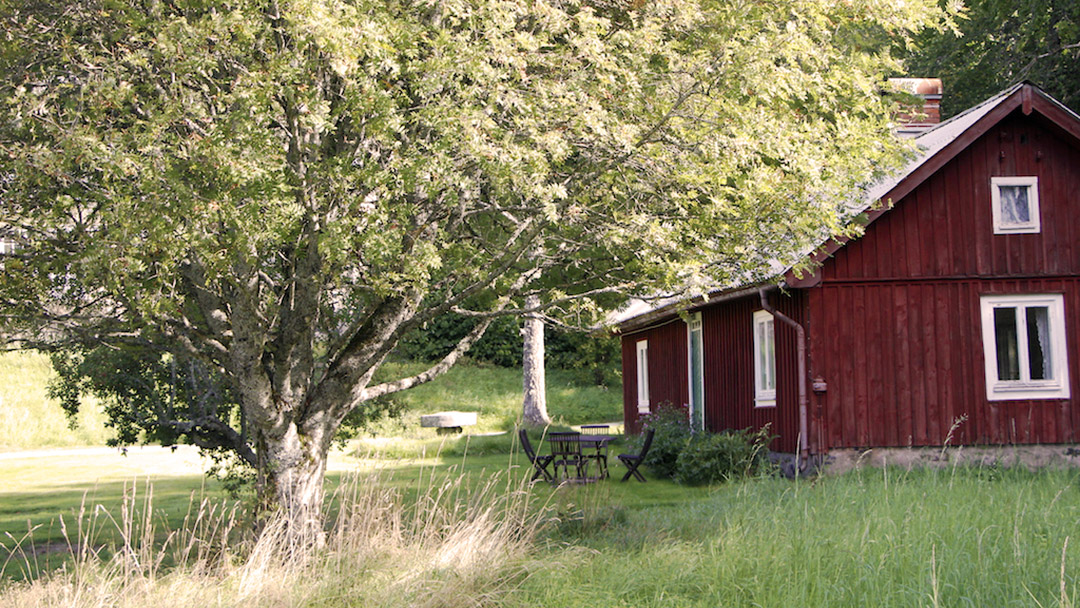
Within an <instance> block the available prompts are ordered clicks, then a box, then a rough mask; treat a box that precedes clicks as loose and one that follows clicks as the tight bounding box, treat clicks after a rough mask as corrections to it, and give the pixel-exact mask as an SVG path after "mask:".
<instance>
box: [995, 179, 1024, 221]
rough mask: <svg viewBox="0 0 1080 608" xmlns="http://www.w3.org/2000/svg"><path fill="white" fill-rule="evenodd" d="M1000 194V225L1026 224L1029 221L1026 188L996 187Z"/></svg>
mask: <svg viewBox="0 0 1080 608" xmlns="http://www.w3.org/2000/svg"><path fill="white" fill-rule="evenodd" d="M998 188H999V189H1000V192H1001V223H1002V224H1004V225H1006V226H1008V225H1011V224H1027V223H1028V222H1030V221H1031V211H1030V207H1029V205H1028V186H998Z"/></svg>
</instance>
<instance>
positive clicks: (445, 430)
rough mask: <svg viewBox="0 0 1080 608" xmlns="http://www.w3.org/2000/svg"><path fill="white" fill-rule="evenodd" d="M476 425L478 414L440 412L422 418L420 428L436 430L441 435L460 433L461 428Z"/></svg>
mask: <svg viewBox="0 0 1080 608" xmlns="http://www.w3.org/2000/svg"><path fill="white" fill-rule="evenodd" d="M474 424H476V412H438V413H435V414H427V415H425V416H420V426H421V427H428V428H434V429H435V430H436V432H438V433H439V434H440V435H447V434H450V433H460V432H461V431H462V428H461V427H464V426H473V425H474Z"/></svg>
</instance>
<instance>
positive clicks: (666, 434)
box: [631, 403, 693, 478]
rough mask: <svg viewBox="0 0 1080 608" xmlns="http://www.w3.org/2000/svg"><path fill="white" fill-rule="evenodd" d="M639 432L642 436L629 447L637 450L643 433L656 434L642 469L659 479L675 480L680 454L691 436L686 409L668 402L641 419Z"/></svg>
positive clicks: (639, 447)
mask: <svg viewBox="0 0 1080 608" xmlns="http://www.w3.org/2000/svg"><path fill="white" fill-rule="evenodd" d="M641 429H642V433H641V435H639V436H638V437H637V439H636V441H635V443H633V444H631V445H632V446H633V447H634V449H636V450H638V451H640V449H641V444H642V441H644V437H645V431H647V430H649V429H652V430H654V431H655V432H656V434H655V435H653V441H652V445H651V446H650V447H649V453H648V454H646V455H645V461H644V464H645V466H646V467H648V468H649V470H651V471H652V472H653V473H656V474H657V475H659V476H660V477H664V478H672V477H674V476H675V473H676V472H677V471H678V470H679V455H680V454H682V453H683V451H685V450H686V446H687V444H688V443H689V442H690V438H691V437H692V436H693V433H692V432H691V430H690V417H689V416H688V415H687V413H686V408H683V407H677V406H673V405H671V404H670V403H663V404H660V406H658V407H657V408H656V410H654V411H653V412H650V413H649V414H646V415H644V416H642V417H641Z"/></svg>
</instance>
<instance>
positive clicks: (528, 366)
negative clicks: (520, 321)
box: [521, 296, 551, 426]
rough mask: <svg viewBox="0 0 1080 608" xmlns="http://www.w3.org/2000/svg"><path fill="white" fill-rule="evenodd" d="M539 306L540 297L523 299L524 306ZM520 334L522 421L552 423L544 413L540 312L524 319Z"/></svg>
mask: <svg viewBox="0 0 1080 608" xmlns="http://www.w3.org/2000/svg"><path fill="white" fill-rule="evenodd" d="M539 305H540V298H539V296H529V297H528V298H526V300H525V307H526V308H535V307H537V306H539ZM521 333H522V335H523V336H524V344H523V345H522V357H521V368H522V369H521V371H522V378H523V384H524V389H525V399H524V403H523V405H522V418H523V419H524V421H525V424H528V425H533V426H543V425H545V424H550V423H551V418H549V417H548V413H547V393H546V390H545V379H544V321H543V320H542V319H541V318H540V316H539V315H529V316H528V317H526V318H525V325H524V327H523V328H522V330H521Z"/></svg>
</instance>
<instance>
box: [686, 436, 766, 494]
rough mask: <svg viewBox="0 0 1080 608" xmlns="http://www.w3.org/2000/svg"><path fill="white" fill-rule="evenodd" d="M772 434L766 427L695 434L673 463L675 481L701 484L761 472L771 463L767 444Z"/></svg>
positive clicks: (719, 481)
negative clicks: (753, 429) (755, 429)
mask: <svg viewBox="0 0 1080 608" xmlns="http://www.w3.org/2000/svg"><path fill="white" fill-rule="evenodd" d="M772 439H773V437H772V436H770V435H769V428H768V426H765V427H764V428H762V429H759V430H757V431H752V430H750V429H743V430H741V431H724V432H723V433H698V434H697V435H695V436H694V437H693V438H691V439H690V440H689V441H688V442H686V445H685V447H684V449H683V450H682V452H681V453H679V455H678V458H677V459H676V463H675V475H674V477H675V481H677V482H679V483H682V484H686V485H690V486H700V485H708V484H713V483H723V482H725V481H728V480H731V479H736V478H740V477H749V476H752V475H757V474H759V473H761V472H764V471H765V470H767V469H768V467H769V466H770V463H769V458H768V453H769V451H768V446H769V443H770V442H771V441H772Z"/></svg>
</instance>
